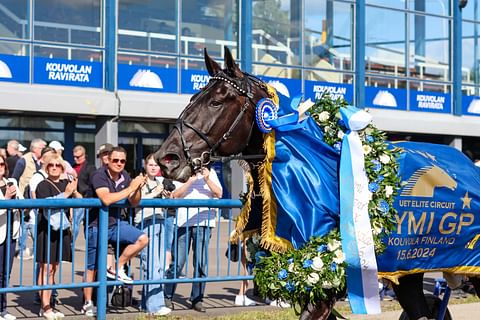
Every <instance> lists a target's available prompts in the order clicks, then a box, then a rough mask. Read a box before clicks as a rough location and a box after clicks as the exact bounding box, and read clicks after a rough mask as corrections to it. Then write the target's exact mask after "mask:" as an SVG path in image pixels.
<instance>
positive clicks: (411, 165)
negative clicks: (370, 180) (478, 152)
mask: <svg viewBox="0 0 480 320" xmlns="http://www.w3.org/2000/svg"><path fill="white" fill-rule="evenodd" d="M395 146H397V147H400V148H402V149H403V150H404V152H402V154H401V158H400V159H399V164H400V176H401V178H402V185H403V187H402V189H401V190H400V192H399V194H398V196H397V197H396V199H395V203H394V206H395V208H396V209H397V210H398V216H397V228H396V230H394V232H392V233H391V234H390V236H389V237H388V238H387V239H386V243H387V250H386V251H385V252H384V254H382V255H380V256H378V257H377V262H378V269H379V270H381V271H382V272H383V273H382V274H383V275H385V274H386V275H389V273H395V276H397V275H401V273H402V272H403V273H409V272H410V271H412V272H420V271H425V270H435V269H437V270H438V269H441V270H443V271H452V272H458V273H462V272H463V273H468V272H474V273H475V272H476V273H479V272H480V250H479V249H480V241H477V240H478V239H479V238H480V219H479V217H478V213H479V212H480V188H479V186H480V168H479V167H476V166H475V165H474V164H473V163H472V161H471V160H470V159H468V158H467V157H466V156H465V155H464V154H463V153H461V152H460V151H458V150H456V149H454V148H451V147H448V146H444V145H436V144H428V143H414V142H402V143H396V144H395Z"/></svg>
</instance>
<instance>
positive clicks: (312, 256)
mask: <svg viewBox="0 0 480 320" xmlns="http://www.w3.org/2000/svg"><path fill="white" fill-rule="evenodd" d="M346 106H347V102H346V101H345V100H343V99H338V100H332V99H331V97H330V96H329V95H328V94H326V95H324V96H323V97H322V98H321V99H319V100H317V101H316V102H315V104H314V105H313V106H312V107H311V108H310V109H309V114H310V116H311V117H312V118H313V119H314V120H315V121H316V123H317V124H318V125H319V126H320V127H321V128H322V130H323V133H324V142H325V143H327V144H328V145H330V146H331V147H333V148H334V149H335V150H336V151H337V152H338V153H340V152H341V148H342V138H343V136H344V134H345V132H346V130H347V129H346V127H345V124H344V123H343V121H342V119H341V115H340V108H343V107H346ZM359 135H360V139H361V141H362V145H363V152H364V156H365V170H366V174H367V177H368V180H369V185H368V189H369V191H370V199H369V200H370V201H369V206H368V207H369V216H370V223H371V225H372V232H373V238H374V242H375V251H376V253H377V254H378V253H381V252H383V250H384V249H385V244H384V243H383V242H382V240H383V239H384V238H385V236H386V235H388V234H389V233H390V232H391V231H392V230H393V229H394V227H395V225H396V219H395V216H396V214H397V211H396V209H395V208H394V207H393V202H394V197H395V196H396V195H397V193H398V190H399V189H400V178H399V176H398V163H397V158H398V154H399V148H396V147H392V146H391V145H389V144H388V143H387V142H386V141H385V139H386V134H385V133H384V132H382V131H380V130H378V129H377V128H375V126H373V124H369V125H368V126H367V127H366V128H365V129H364V130H363V131H361V132H359ZM344 260H345V257H344V254H343V251H342V248H341V242H340V234H339V230H338V228H337V229H334V230H332V231H331V232H330V233H329V234H327V235H325V236H323V237H312V238H311V239H310V241H309V242H308V243H306V244H305V246H304V247H302V248H300V249H297V250H294V249H291V250H288V251H287V252H285V253H282V254H279V253H271V254H270V255H269V256H267V254H266V253H265V252H263V251H259V252H257V254H256V267H255V269H254V272H255V282H256V283H257V285H258V287H259V290H260V293H261V294H262V295H264V296H266V297H269V298H270V299H280V300H283V301H288V302H290V303H291V304H293V306H294V309H295V312H296V313H297V314H300V313H301V312H302V311H303V310H304V308H305V307H306V305H307V304H308V303H315V302H317V301H319V300H332V299H335V297H337V296H339V295H342V294H343V293H344V292H345V281H346V280H345V268H346V263H345V262H344Z"/></svg>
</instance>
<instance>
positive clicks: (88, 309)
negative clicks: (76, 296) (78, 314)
mask: <svg viewBox="0 0 480 320" xmlns="http://www.w3.org/2000/svg"><path fill="white" fill-rule="evenodd" d="M82 314H84V315H86V316H87V317H95V310H94V309H93V302H92V301H91V300H90V301H87V302H85V304H84V305H83V307H82Z"/></svg>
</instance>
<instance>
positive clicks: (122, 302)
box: [110, 286, 132, 308]
mask: <svg viewBox="0 0 480 320" xmlns="http://www.w3.org/2000/svg"><path fill="white" fill-rule="evenodd" d="M110 303H111V304H112V306H115V307H121V308H125V307H129V306H131V305H132V289H131V288H129V287H126V286H115V287H113V292H112V299H111V300H110Z"/></svg>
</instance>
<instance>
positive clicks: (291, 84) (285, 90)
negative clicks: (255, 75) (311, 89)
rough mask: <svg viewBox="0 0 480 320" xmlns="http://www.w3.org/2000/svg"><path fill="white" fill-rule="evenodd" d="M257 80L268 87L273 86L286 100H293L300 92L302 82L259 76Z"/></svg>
mask: <svg viewBox="0 0 480 320" xmlns="http://www.w3.org/2000/svg"><path fill="white" fill-rule="evenodd" d="M259 78H260V79H262V80H263V81H265V82H266V83H268V84H270V85H272V84H275V89H276V90H277V92H279V93H281V94H283V95H284V96H286V97H288V98H293V97H295V96H296V95H298V94H300V93H301V92H302V82H301V81H300V80H298V79H287V78H273V77H266V76H259Z"/></svg>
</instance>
